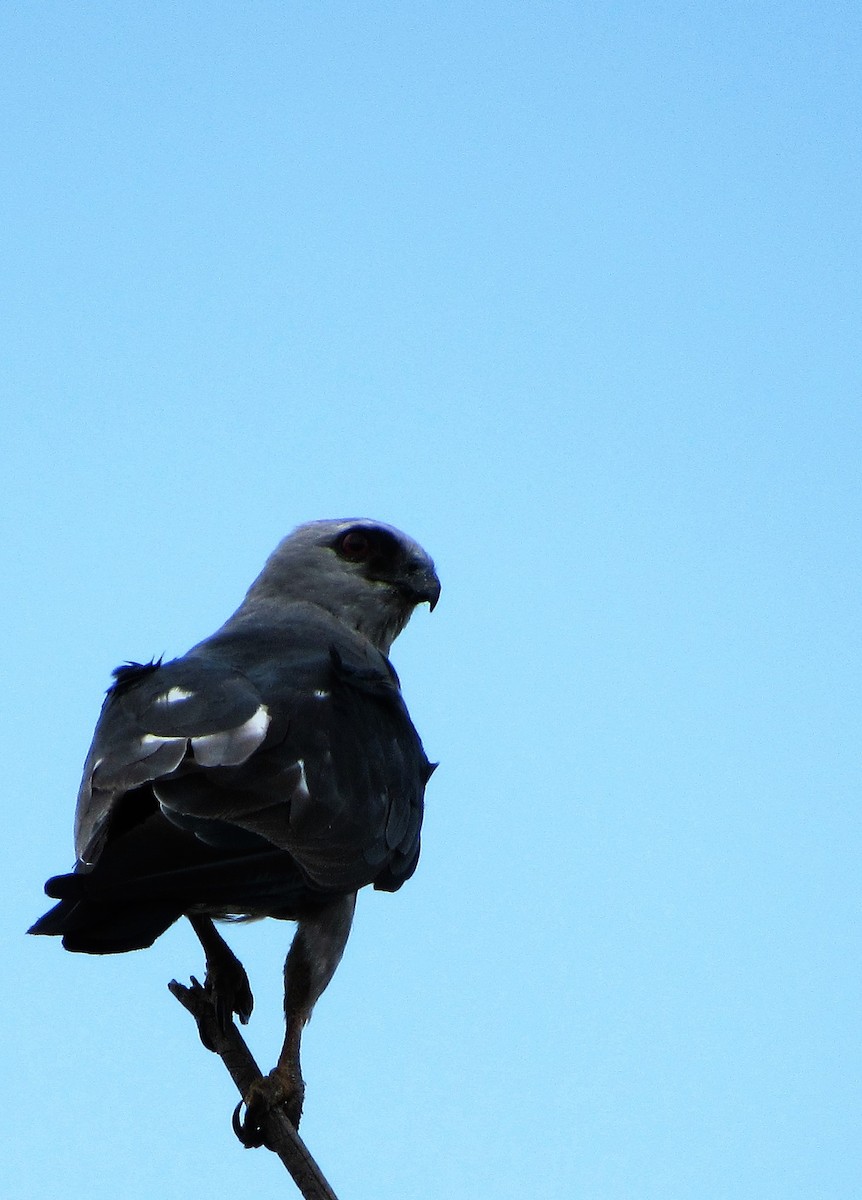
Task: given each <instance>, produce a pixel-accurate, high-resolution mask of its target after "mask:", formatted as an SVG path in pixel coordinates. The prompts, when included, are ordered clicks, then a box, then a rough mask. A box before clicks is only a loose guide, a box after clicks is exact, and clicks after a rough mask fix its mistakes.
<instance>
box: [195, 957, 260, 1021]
mask: <svg viewBox="0 0 862 1200" xmlns="http://www.w3.org/2000/svg"><path fill="white" fill-rule="evenodd" d="M204 991H205V992H206V993H207V995H208V996H209V998H210V1000H211V1001H212V1005H213V1008H214V1009H215V1015H216V1020H217V1021H218V1025H219V1029H220V1030H221V1031H222V1033H227V1031H228V1029H229V1028H230V1025H231V1022H232V1021H233V1014H234V1013H236V1015H237V1016H238V1017H239V1020H240V1024H241V1025H247V1024H248V1019H249V1017H250V1016H251V1011H252V1009H253V1008H254V996H253V995H252V994H251V984H250V983H249V981H248V975H246V973H245V967H244V966H243V965H242V963H241V962H240V961H239V959H238V958H237V956H236V955H235V954H234V952H233V951H232V950H231V949H230V947H229V946H228V945H227V943H226V942H222V946H221V947H220V948H219V953H218V956H217V957H216V956H214V955H212V956H211V955H207V974H206V979H205V980H204Z"/></svg>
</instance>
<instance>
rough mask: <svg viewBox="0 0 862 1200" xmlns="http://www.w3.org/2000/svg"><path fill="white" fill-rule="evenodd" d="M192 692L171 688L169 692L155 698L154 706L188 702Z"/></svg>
mask: <svg viewBox="0 0 862 1200" xmlns="http://www.w3.org/2000/svg"><path fill="white" fill-rule="evenodd" d="M193 695H194V692H187V691H186V689H185V688H181V687H172V688H171V689H170V690H169V691H167V692H163V693H162V695H161V696H156V699H155V703H156V704H177V703H178V702H179V701H180V700H190V699H191V698H192V696H193Z"/></svg>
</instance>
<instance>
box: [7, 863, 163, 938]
mask: <svg viewBox="0 0 862 1200" xmlns="http://www.w3.org/2000/svg"><path fill="white" fill-rule="evenodd" d="M86 881H87V876H86V875H56V876H55V877H54V878H53V879H49V880H48V882H47V883H46V884H45V891H46V893H47V894H48V895H49V896H51V897H52V898H53V899H59V900H60V903H59V904H55V905H54V907H53V908H52V909H50V910H49V911H48V912H46V913H45V915H44V916H43V917H40V918H39V920H38V921H36V922H35V924H34V925H31V927H30V928H29V929H28V930H27V932H28V933H35V934H44V935H46V936H49V937H62V939H63V945H64V946H65V948H66V949H67V950H73V951H76V952H78V953H80V954H123V953H125V952H126V951H127V950H143V949H145V948H146V947H147V946H152V944H153V942H154V941H155V940H156V938H157V937H160V936H161V935H162V934H163V933H164V932H165V930H166V929H168V928H169V927H170V926H171V925H173V923H174V921H176V920H177V919H178V918H179V917H180V916H181V915H182V909H181V908H180V907H179V906H178V905H177V903H176V902H173V903H172V902H170V901H158V900H148V901H146V903H141V904H117V903H113V902H111V903H102V902H100V901H99V900H95V899H89V898H88V897H87V895H86V891H87V887H86Z"/></svg>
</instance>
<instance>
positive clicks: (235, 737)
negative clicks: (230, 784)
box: [191, 704, 270, 767]
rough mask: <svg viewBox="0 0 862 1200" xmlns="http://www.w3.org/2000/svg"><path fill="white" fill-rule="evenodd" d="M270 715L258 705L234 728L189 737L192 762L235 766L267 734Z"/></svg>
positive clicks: (241, 761)
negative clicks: (192, 756)
mask: <svg viewBox="0 0 862 1200" xmlns="http://www.w3.org/2000/svg"><path fill="white" fill-rule="evenodd" d="M269 722H270V716H269V711H268V710H267V707H266V705H265V704H261V705H260V707H259V708H257V709H256V710H255V711H254V712H253V713H252V715H251V716H250V717H249V719H248V720H247V721H245V722H244V723H243V724H242V725H238V726H237V727H236V729H225V730H222V731H220V732H219V733H205V734H202V735H201V736H200V737H193V738H191V744H192V753H193V754H194V756H195V761H196V762H198V763H200V765H201V766H202V767H237V766H239V764H240V763H244V762H245V760H246V759H247V758H249V757H250V755H252V754H253V753H254V751H255V750H256V749H257V748H258V746H259V745H260V743H261V742H262V741H263V739H264V738H265V737H266V731H267V729H269Z"/></svg>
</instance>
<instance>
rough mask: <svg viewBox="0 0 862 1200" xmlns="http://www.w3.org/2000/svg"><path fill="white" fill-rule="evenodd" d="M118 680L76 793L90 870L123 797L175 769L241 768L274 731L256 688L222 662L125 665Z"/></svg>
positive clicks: (192, 659)
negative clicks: (236, 765) (111, 818)
mask: <svg viewBox="0 0 862 1200" xmlns="http://www.w3.org/2000/svg"><path fill="white" fill-rule="evenodd" d="M114 679H115V682H114V684H113V686H112V687H111V688H110V689H109V690H108V694H107V696H106V698H105V703H104V705H103V707H102V712H101V715H100V717H99V722H98V724H97V726H96V732H95V734H94V737H93V744H92V746H91V747H90V752H89V754H88V756H87V761H86V762H85V764H84V775H83V779H82V780H81V789H80V791H79V793H78V807H77V811H76V814H75V851H76V853H77V856H78V858H79V859H80V860H81V861H82V862H85V863H91V862H94V861H95V860H96V859H97V858H98V856H99V852H100V850H101V847H102V844H103V840H104V836H105V834H106V832H107V824H108V821H109V818H110V817H111V815H112V813H113V811H114V809H115V806H116V805H117V803H118V802H119V800H120V799H121V798H122V797H123V796H124V795H126V793H128V792H130V791H132V790H133V789H135V788H138V787H140V786H141V785H143V784H147V783H152V782H153V781H154V780H156V779H160V778H162V777H163V776H167V775H170V774H171V773H172V772H175V771H177V770H178V769H188V768H189V767H192V766H197V767H199V768H202V767H207V766H221V765H235V764H237V763H241V762H244V761H245V760H246V759H247V758H248V757H249V756H250V755H252V754H253V753H254V751H255V750H256V749H257V748H258V747H259V746H260V744H261V742H262V741H263V740H264V738H265V737H266V733H267V730H268V728H269V724H270V716H269V713H268V712H267V710H266V706H265V705H264V704H263V703H262V701H261V698H260V695H259V694H258V692H257V691H256V689H255V688H254V685H253V684H252V683H251V682H250V681H249V680H248V679H246V678H245V677H244V676H243V675H242V674H240V673H238V672H236V671H234V670H232V669H230V668H229V667H227V666H225V665H224V664H222V663H220V662H218V661H207V660H206V659H205V658H201V657H200V656H195V655H193V654H189V655H186V657H185V658H181V659H176V660H174V661H173V662H169V663H165V664H162V663H160V662H154V663H149V664H146V665H144V664H140V663H128V664H127V665H126V666H124V667H118V668H117V670H116V671H115V672H114Z"/></svg>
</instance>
